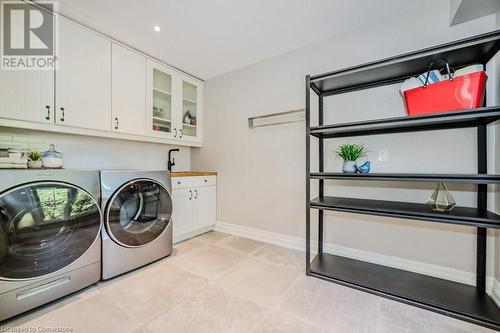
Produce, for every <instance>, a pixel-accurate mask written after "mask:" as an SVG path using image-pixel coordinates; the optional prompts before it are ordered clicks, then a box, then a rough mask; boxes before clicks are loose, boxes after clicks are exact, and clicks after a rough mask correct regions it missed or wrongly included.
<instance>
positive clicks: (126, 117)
mask: <svg viewBox="0 0 500 333" xmlns="http://www.w3.org/2000/svg"><path fill="white" fill-rule="evenodd" d="M111 83H112V84H111V86H112V99H111V101H112V102H111V103H112V113H113V117H112V118H113V119H112V130H113V131H115V132H119V133H127V134H136V135H145V134H146V117H145V115H146V58H145V57H144V56H142V55H140V54H138V53H135V52H133V51H131V50H129V49H127V48H125V47H123V46H120V45H117V44H113V47H112V80H111Z"/></svg>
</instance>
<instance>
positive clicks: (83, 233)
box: [0, 182, 102, 280]
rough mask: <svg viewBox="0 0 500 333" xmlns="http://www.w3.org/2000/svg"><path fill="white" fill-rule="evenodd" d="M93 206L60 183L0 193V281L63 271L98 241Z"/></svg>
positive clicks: (96, 214) (96, 212)
mask: <svg viewBox="0 0 500 333" xmlns="http://www.w3.org/2000/svg"><path fill="white" fill-rule="evenodd" d="M101 222H102V218H101V214H100V210H99V206H98V204H97V202H96V201H95V200H94V199H93V198H92V196H91V195H90V194H89V193H87V192H86V191H84V190H83V189H81V188H79V187H76V186H73V185H69V184H66V183H59V182H38V183H30V184H26V185H22V186H18V187H16V188H14V189H11V190H8V191H6V192H4V193H1V194H0V280H2V279H3V280H18V279H30V278H35V277H40V276H43V275H47V274H50V273H53V272H56V271H58V270H60V269H62V268H65V267H67V266H68V265H70V264H71V263H73V262H74V261H75V260H77V259H78V258H79V257H81V256H82V255H83V254H84V253H85V252H86V251H87V250H88V249H89V248H90V247H91V245H92V244H93V243H94V242H95V241H96V239H97V238H98V237H99V231H100V228H101Z"/></svg>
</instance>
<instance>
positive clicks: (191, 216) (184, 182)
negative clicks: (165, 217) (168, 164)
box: [172, 176, 217, 242]
mask: <svg viewBox="0 0 500 333" xmlns="http://www.w3.org/2000/svg"><path fill="white" fill-rule="evenodd" d="M172 201H173V205H174V207H173V214H172V222H173V228H174V242H179V241H181V240H184V239H187V238H190V237H193V236H195V235H198V234H200V233H203V232H206V231H208V230H210V229H211V228H212V227H213V226H214V225H215V223H216V221H217V213H216V212H217V187H216V176H208V177H174V178H172Z"/></svg>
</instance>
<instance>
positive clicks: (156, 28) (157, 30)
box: [153, 24, 161, 32]
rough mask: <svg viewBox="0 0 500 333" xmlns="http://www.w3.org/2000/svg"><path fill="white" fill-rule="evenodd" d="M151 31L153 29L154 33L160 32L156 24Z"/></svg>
mask: <svg viewBox="0 0 500 333" xmlns="http://www.w3.org/2000/svg"><path fill="white" fill-rule="evenodd" d="M153 29H155V31H156V32H160V31H161V28H160V26H159V25H158V24H157V25H155V26H154V27H153Z"/></svg>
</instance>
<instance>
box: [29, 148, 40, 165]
mask: <svg viewBox="0 0 500 333" xmlns="http://www.w3.org/2000/svg"><path fill="white" fill-rule="evenodd" d="M28 158H29V160H28V168H30V169H40V168H41V167H42V154H41V153H40V152H39V151H36V150H34V151H30V152H29V153H28Z"/></svg>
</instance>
